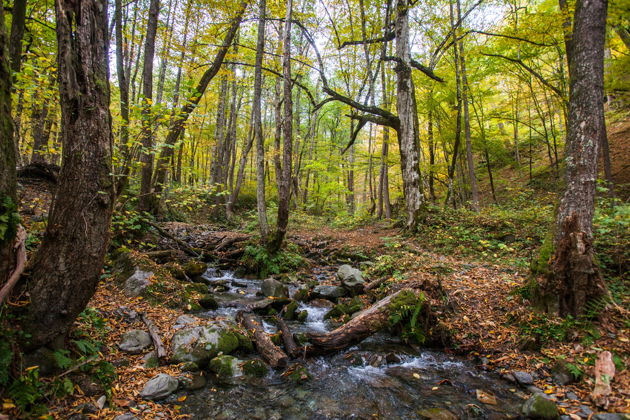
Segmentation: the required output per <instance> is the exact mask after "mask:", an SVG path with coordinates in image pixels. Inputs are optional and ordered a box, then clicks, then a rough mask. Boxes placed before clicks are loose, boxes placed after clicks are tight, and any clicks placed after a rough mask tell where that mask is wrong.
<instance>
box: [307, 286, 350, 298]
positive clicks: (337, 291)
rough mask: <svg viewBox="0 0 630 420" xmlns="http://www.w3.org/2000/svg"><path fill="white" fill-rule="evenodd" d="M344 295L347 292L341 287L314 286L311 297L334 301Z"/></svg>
mask: <svg viewBox="0 0 630 420" xmlns="http://www.w3.org/2000/svg"><path fill="white" fill-rule="evenodd" d="M346 294H347V291H346V289H344V288H343V287H340V286H326V285H320V286H315V288H314V289H313V294H312V296H313V297H316V298H320V299H328V300H331V301H336V300H337V299H338V298H340V297H344V296H345V295H346Z"/></svg>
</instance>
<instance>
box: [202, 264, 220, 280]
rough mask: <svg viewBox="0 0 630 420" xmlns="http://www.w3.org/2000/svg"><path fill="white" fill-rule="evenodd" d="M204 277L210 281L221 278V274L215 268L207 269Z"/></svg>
mask: <svg viewBox="0 0 630 420" xmlns="http://www.w3.org/2000/svg"><path fill="white" fill-rule="evenodd" d="M205 276H206V277H209V278H211V279H218V278H221V277H223V272H222V271H221V270H219V269H218V268H216V267H208V269H207V270H206V273H205Z"/></svg>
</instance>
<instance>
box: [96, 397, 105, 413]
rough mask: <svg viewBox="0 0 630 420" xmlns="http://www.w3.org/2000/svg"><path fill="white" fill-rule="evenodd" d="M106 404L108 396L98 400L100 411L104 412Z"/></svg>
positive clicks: (97, 404)
mask: <svg viewBox="0 0 630 420" xmlns="http://www.w3.org/2000/svg"><path fill="white" fill-rule="evenodd" d="M105 404H107V396H106V395H101V396H100V398H99V399H98V400H96V406H97V407H98V409H99V410H102V409H103V408H105Z"/></svg>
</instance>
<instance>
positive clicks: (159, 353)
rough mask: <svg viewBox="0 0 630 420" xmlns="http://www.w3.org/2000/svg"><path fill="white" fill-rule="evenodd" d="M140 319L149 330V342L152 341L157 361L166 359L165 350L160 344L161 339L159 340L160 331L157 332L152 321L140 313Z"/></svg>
mask: <svg viewBox="0 0 630 420" xmlns="http://www.w3.org/2000/svg"><path fill="white" fill-rule="evenodd" d="M140 318H141V319H142V322H144V323H145V325H146V326H147V328H148V329H149V335H150V336H151V340H153V346H154V347H155V351H156V353H157V357H158V359H163V358H164V357H166V349H165V348H164V343H162V339H161V338H160V330H158V328H157V327H156V326H155V324H154V323H153V321H151V319H149V317H148V316H146V314H144V313H140Z"/></svg>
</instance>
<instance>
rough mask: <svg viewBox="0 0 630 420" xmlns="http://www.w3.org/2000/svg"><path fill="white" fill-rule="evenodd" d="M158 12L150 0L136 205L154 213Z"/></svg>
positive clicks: (157, 4) (154, 0)
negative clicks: (154, 116) (154, 122)
mask: <svg viewBox="0 0 630 420" xmlns="http://www.w3.org/2000/svg"><path fill="white" fill-rule="evenodd" d="M159 12H160V0H151V4H150V6H149V19H148V21H147V36H146V38H145V44H144V64H143V68H142V95H143V96H144V98H143V107H142V134H141V137H142V148H143V149H144V150H143V151H142V155H141V157H140V161H141V162H142V169H141V171H140V173H141V179H140V198H139V200H138V207H139V208H140V210H143V211H148V212H151V213H154V212H155V210H156V209H157V206H156V199H155V196H154V195H153V191H152V190H153V185H152V180H153V150H152V149H153V130H154V124H153V116H152V104H153V58H154V56H155V35H156V33H157V22H158V15H159Z"/></svg>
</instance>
